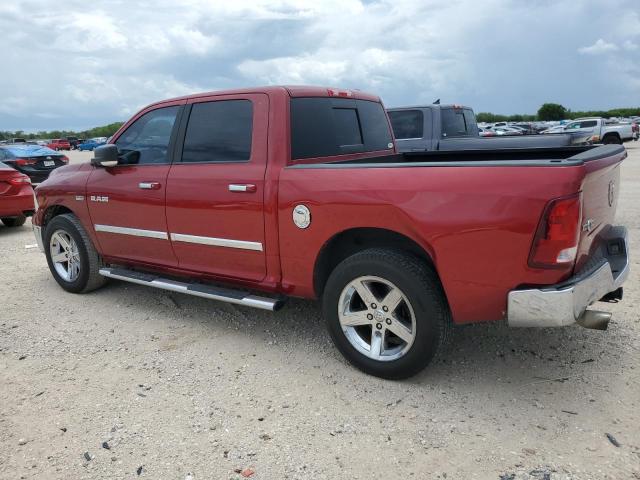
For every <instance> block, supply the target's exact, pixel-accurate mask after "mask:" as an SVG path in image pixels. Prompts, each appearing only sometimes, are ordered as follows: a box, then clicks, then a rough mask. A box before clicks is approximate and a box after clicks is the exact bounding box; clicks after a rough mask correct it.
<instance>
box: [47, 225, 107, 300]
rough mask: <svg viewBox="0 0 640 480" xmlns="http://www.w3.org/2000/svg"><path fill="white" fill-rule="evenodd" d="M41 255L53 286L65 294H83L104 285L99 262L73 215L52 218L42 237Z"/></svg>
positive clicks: (85, 234)
mask: <svg viewBox="0 0 640 480" xmlns="http://www.w3.org/2000/svg"><path fill="white" fill-rule="evenodd" d="M44 246H45V254H46V256H47V263H48V264H49V270H51V274H52V275H53V278H55V280H56V282H58V284H59V285H60V286H61V287H62V288H64V289H65V290H66V291H68V292H72V293H86V292H90V291H92V290H95V289H96V288H99V287H101V286H102V285H104V283H105V282H106V279H105V277H103V276H102V275H100V273H99V270H100V267H101V266H102V260H101V259H100V256H99V255H98V252H97V251H96V249H95V248H94V246H93V244H92V243H91V239H90V238H89V236H88V235H87V232H86V231H85V229H84V227H83V226H82V224H81V223H80V221H79V220H78V219H77V218H76V216H75V215H72V214H65V215H59V216H57V217H54V218H53V219H52V220H51V221H50V222H49V223H48V224H47V226H46V229H45V233H44Z"/></svg>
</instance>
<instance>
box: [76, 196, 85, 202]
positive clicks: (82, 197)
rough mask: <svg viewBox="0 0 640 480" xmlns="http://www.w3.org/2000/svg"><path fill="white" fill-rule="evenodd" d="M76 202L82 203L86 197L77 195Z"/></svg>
mask: <svg viewBox="0 0 640 480" xmlns="http://www.w3.org/2000/svg"><path fill="white" fill-rule="evenodd" d="M76 200H77V201H79V202H81V201H82V200H84V195H76Z"/></svg>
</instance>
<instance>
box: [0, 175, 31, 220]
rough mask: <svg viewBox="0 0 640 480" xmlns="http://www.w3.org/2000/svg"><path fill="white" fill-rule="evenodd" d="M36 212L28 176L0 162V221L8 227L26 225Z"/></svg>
mask: <svg viewBox="0 0 640 480" xmlns="http://www.w3.org/2000/svg"><path fill="white" fill-rule="evenodd" d="M33 211H34V203H33V189H32V188H31V182H30V181H29V177H27V176H26V175H24V174H22V173H20V172H16V171H15V170H14V169H13V168H11V167H9V166H8V165H5V164H4V163H2V162H0V220H2V223H4V224H5V225H6V226H7V227H19V226H20V225H24V222H25V221H26V220H27V216H28V215H31V214H32V213H33Z"/></svg>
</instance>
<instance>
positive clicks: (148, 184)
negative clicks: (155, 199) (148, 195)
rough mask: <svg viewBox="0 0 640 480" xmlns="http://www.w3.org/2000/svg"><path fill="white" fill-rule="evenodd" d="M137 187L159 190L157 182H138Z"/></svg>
mask: <svg viewBox="0 0 640 480" xmlns="http://www.w3.org/2000/svg"><path fill="white" fill-rule="evenodd" d="M138 188H141V189H142V190H160V183H159V182H140V183H139V184H138Z"/></svg>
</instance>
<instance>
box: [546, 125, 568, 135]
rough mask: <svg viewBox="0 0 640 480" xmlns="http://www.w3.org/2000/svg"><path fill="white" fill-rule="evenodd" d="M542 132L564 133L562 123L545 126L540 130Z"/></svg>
mask: <svg viewBox="0 0 640 480" xmlns="http://www.w3.org/2000/svg"><path fill="white" fill-rule="evenodd" d="M540 133H542V134H545V135H546V134H548V133H564V125H556V126H554V127H550V128H547V129H546V130H543V131H541V132H540Z"/></svg>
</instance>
